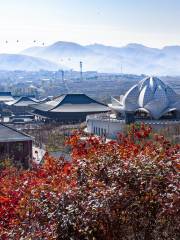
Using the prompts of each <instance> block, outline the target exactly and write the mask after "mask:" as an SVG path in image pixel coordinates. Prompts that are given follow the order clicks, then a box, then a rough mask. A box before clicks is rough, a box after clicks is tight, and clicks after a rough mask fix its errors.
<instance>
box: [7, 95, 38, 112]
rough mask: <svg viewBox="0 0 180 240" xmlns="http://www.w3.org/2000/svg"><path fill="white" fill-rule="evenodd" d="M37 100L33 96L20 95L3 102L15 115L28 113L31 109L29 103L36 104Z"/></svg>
mask: <svg viewBox="0 0 180 240" xmlns="http://www.w3.org/2000/svg"><path fill="white" fill-rule="evenodd" d="M37 103H39V101H38V100H37V99H35V98H34V97H29V96H22V97H19V98H18V99H15V100H13V101H8V102H6V103H5V104H6V105H7V106H8V107H9V110H10V111H12V113H13V114H15V115H21V114H28V113H29V112H31V111H32V108H31V105H34V104H37Z"/></svg>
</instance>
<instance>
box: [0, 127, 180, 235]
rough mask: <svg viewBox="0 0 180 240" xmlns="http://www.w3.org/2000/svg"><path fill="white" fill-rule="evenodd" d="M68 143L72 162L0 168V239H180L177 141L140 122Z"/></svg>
mask: <svg viewBox="0 0 180 240" xmlns="http://www.w3.org/2000/svg"><path fill="white" fill-rule="evenodd" d="M67 143H68V144H70V146H71V147H72V158H73V160H72V162H71V163H67V162H65V161H64V159H58V160H56V159H53V158H51V157H49V155H48V154H47V155H46V157H45V162H44V164H43V165H39V166H36V165H34V166H33V167H32V168H31V169H29V170H23V169H20V170H19V169H16V168H14V167H8V168H4V169H2V170H0V239H3V240H6V239H7V240H9V239H17V240H18V239H57V238H58V239H105V240H106V239H108V240H109V239H114V240H116V239H122V240H123V239H178V237H179V236H178V224H179V214H178V213H179V193H178V189H179V178H178V177H179V175H178V174H179V169H180V161H179V160H180V146H179V145H172V144H171V143H170V142H168V141H167V140H166V139H164V137H162V136H159V135H157V134H153V133H152V132H151V129H150V128H147V127H146V126H145V125H142V126H134V125H132V126H131V127H130V129H129V132H128V134H127V136H124V135H122V134H120V135H119V137H118V141H110V142H108V143H104V142H103V141H102V140H101V139H99V138H97V137H94V136H90V137H89V138H85V139H84V138H82V136H81V134H78V133H77V132H75V133H74V135H72V136H71V138H70V139H69V140H68V142H67ZM57 228H58V231H57ZM148 237H149V238H148Z"/></svg>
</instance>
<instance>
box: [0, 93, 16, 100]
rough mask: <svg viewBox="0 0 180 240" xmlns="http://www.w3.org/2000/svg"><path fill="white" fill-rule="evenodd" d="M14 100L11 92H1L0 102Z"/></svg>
mask: <svg viewBox="0 0 180 240" xmlns="http://www.w3.org/2000/svg"><path fill="white" fill-rule="evenodd" d="M13 100H14V98H13V96H12V95H11V92H0V102H8V101H13Z"/></svg>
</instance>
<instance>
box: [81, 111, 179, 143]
mask: <svg viewBox="0 0 180 240" xmlns="http://www.w3.org/2000/svg"><path fill="white" fill-rule="evenodd" d="M86 122H87V132H88V133H91V134H95V135H98V136H102V137H103V136H104V137H106V138H110V139H115V138H116V136H117V134H118V133H120V132H124V130H125V128H126V126H127V125H126V124H125V121H124V120H117V119H100V118H98V117H97V118H96V117H89V116H88V117H87V121H86ZM142 122H143V123H145V124H146V125H150V126H151V127H152V128H153V129H154V130H155V131H158V130H161V129H163V128H166V127H168V126H179V125H180V120H177V121H175V120H174V121H173V120H145V121H136V123H142Z"/></svg>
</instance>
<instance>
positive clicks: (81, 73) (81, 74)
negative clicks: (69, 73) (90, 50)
mask: <svg viewBox="0 0 180 240" xmlns="http://www.w3.org/2000/svg"><path fill="white" fill-rule="evenodd" d="M82 68H83V62H82V61H80V80H81V81H82V80H83V71H82Z"/></svg>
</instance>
